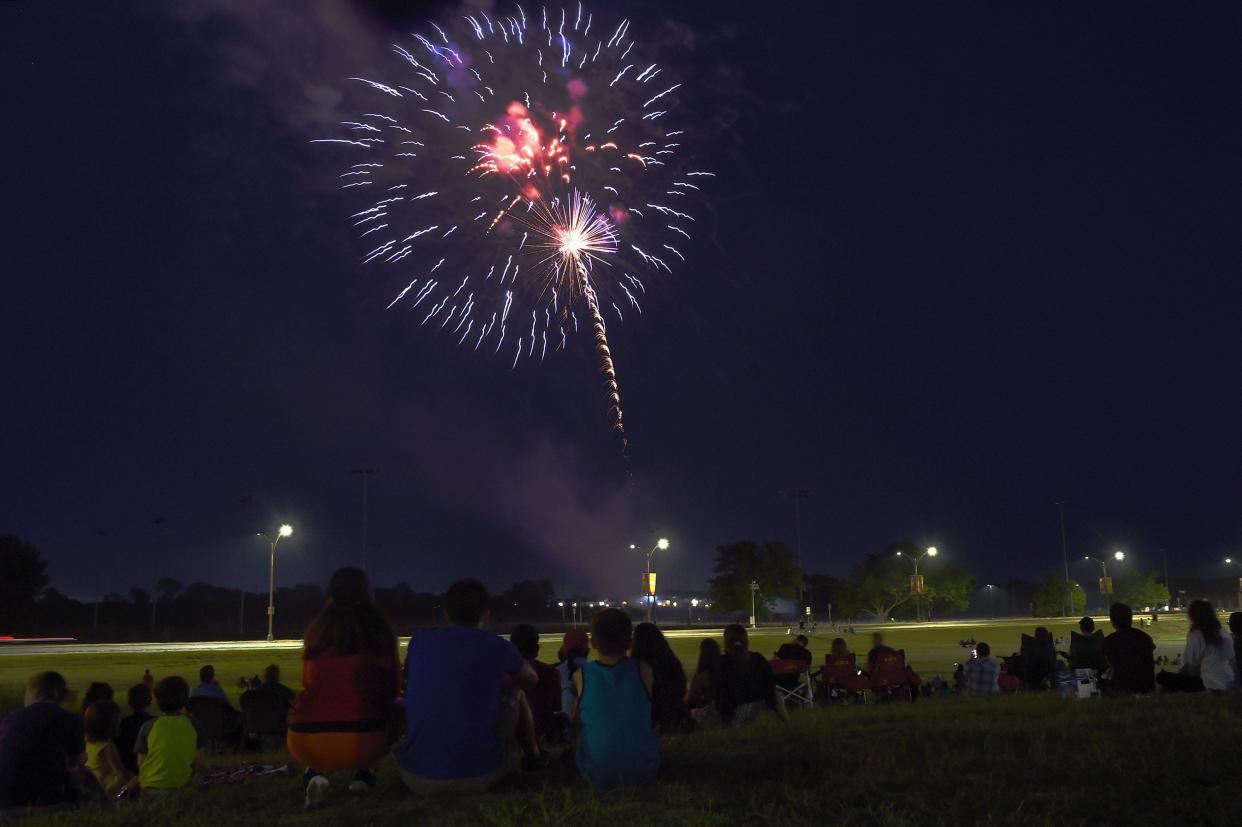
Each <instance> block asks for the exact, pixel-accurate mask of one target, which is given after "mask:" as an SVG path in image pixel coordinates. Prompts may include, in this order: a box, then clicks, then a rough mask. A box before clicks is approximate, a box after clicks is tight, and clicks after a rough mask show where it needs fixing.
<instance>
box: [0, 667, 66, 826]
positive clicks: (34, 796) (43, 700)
mask: <svg viewBox="0 0 1242 827" xmlns="http://www.w3.org/2000/svg"><path fill="white" fill-rule="evenodd" d="M67 694H68V690H67V689H66V688H65V679H64V678H63V677H61V676H60V674H59V673H57V672H40V673H39V674H37V675H35V676H34V677H32V678H31V679H30V680H29V682H27V684H26V698H25V700H26V706H25V707H24V708H23V709H19V710H17V711H16V712H11V713H9V715H8V716H7V717H6V718H5V719H4V726H3V728H0V818H3V816H4V814H5V813H7V812H10V811H12V810H16V809H18V808H26V807H55V806H72V805H75V804H77V803H78V802H79V801H80V800H81V798H82V794H81V792H80V790H79V785H78V784H76V783H75V779H74V772H75V770H77V768H79V767H80V766H81V765H82V764H83V762H84V760H85V756H84V755H83V751H82V743H83V737H84V736H83V730H82V719H81V718H79V717H78V716H77V715H74V714H73V713H71V712H67V711H66V710H64V709H62V708H61V704H63V703H64V702H65V696H66V695H67Z"/></svg>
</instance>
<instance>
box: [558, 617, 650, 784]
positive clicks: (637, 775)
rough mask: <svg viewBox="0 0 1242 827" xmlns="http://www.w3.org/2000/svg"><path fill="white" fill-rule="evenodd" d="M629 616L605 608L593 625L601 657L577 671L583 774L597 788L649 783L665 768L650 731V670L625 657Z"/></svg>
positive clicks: (579, 759) (579, 761)
mask: <svg viewBox="0 0 1242 827" xmlns="http://www.w3.org/2000/svg"><path fill="white" fill-rule="evenodd" d="M632 638H633V624H632V623H631V622H630V616H629V615H627V614H626V613H625V612H623V611H621V610H620V609H604V610H603V611H601V612H599V613H598V614H596V615H595V618H594V620H592V622H591V648H593V649H594V650H595V653H596V656H597V657H596V659H595V660H593V661H590V662H589V663H587V664H586V665H585V666H584V667H582V669H581V670H579V671H577V672H575V673H574V692H575V694H576V695H577V698H578V702H577V712H576V714H575V716H574V717H575V719H576V720H577V722H578V745H577V750H576V752H575V757H576V762H577V765H578V772H580V773H581V774H582V777H583V778H585V779H586V780H587V781H589V782H590V783H591V785H592V786H594V787H614V786H618V785H620V784H648V783H651V782H653V781H655V777H656V772H657V771H658V770H659V769H660V750H659V745H658V744H657V743H656V738H655V735H654V734H653V732H652V729H651V690H652V685H653V683H654V680H655V679H654V676H653V674H652V670H651V667H650V666H648V665H647V664H646V663H642V662H640V661H638V660H637V659H635V658H629V657H626V654H625V653H626V650H627V649H629V648H630V643H631V641H632Z"/></svg>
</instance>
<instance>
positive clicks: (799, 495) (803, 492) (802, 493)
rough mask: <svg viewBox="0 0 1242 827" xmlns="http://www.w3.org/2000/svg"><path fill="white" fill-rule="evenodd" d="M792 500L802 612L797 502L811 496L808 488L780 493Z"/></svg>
mask: <svg viewBox="0 0 1242 827" xmlns="http://www.w3.org/2000/svg"><path fill="white" fill-rule="evenodd" d="M781 493H782V494H784V495H785V496H786V497H788V498H789V499H791V500H793V507H794V556H795V557H797V558H798V570H799V571H798V611H799V612H801V611H802V571H801V570H802V518H801V513H800V512H799V510H798V501H799V500H805V499H806V498H807V497H809V496H811V489H809V488H786V489H785V490H784V491H782V492H781Z"/></svg>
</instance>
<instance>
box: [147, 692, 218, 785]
mask: <svg viewBox="0 0 1242 827" xmlns="http://www.w3.org/2000/svg"><path fill="white" fill-rule="evenodd" d="M189 698H190V685H189V684H188V683H186V681H185V678H181V677H177V676H176V675H173V676H171V677H167V678H162V679H161V680H160V681H159V683H157V684H156V685H155V705H156V706H157V707H159V710H160V713H161V714H160V716H159V717H158V718H152V719H151V720H149V721H147V722H146V723H145V724H143V725H142V729H140V730H138V741H137V743H135V744H134V752H136V753H137V754H138V780H139V783H140V784H141V785H142V793H143V795H148V794H156V795H158V794H160V793H167V792H171V791H173V790H176V789H179V788H181V787H184V786H185V785H186V784H188V783H189V781H190V777H191V776H192V775H193V774H194V771H195V770H196V769H198V768H199V766H200V763H201V759H202V749H203V747H204V746H205V745H206V740H207V739H206V738H204V737H203V735H202V733H201V732H199V730H198V726H197V725H196V724H195V723H194V721H193V719H192V718H190V716H189V715H186V713H185V704H186V701H188V700H189Z"/></svg>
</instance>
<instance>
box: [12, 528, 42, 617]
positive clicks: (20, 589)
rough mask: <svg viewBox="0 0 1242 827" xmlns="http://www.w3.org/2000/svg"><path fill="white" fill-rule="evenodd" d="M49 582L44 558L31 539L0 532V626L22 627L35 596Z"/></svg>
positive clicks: (33, 603) (31, 608) (32, 606)
mask: <svg viewBox="0 0 1242 827" xmlns="http://www.w3.org/2000/svg"><path fill="white" fill-rule="evenodd" d="M49 582H50V581H49V580H48V576H47V561H46V560H44V559H43V558H42V557H41V556H39V550H38V549H37V548H35V546H34V545H33V544H32V543H27V542H24V541H23V540H21V539H20V538H19V537H14V536H13V535H8V534H6V535H4V536H0V629H17V628H25V627H26V626H27V625H28V624H29V623H30V620H31V611H32V610H33V609H34V605H35V600H36V599H37V598H38V597H39V593H40V592H42V591H43V589H44V587H46V586H47V584H48V583H49Z"/></svg>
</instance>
